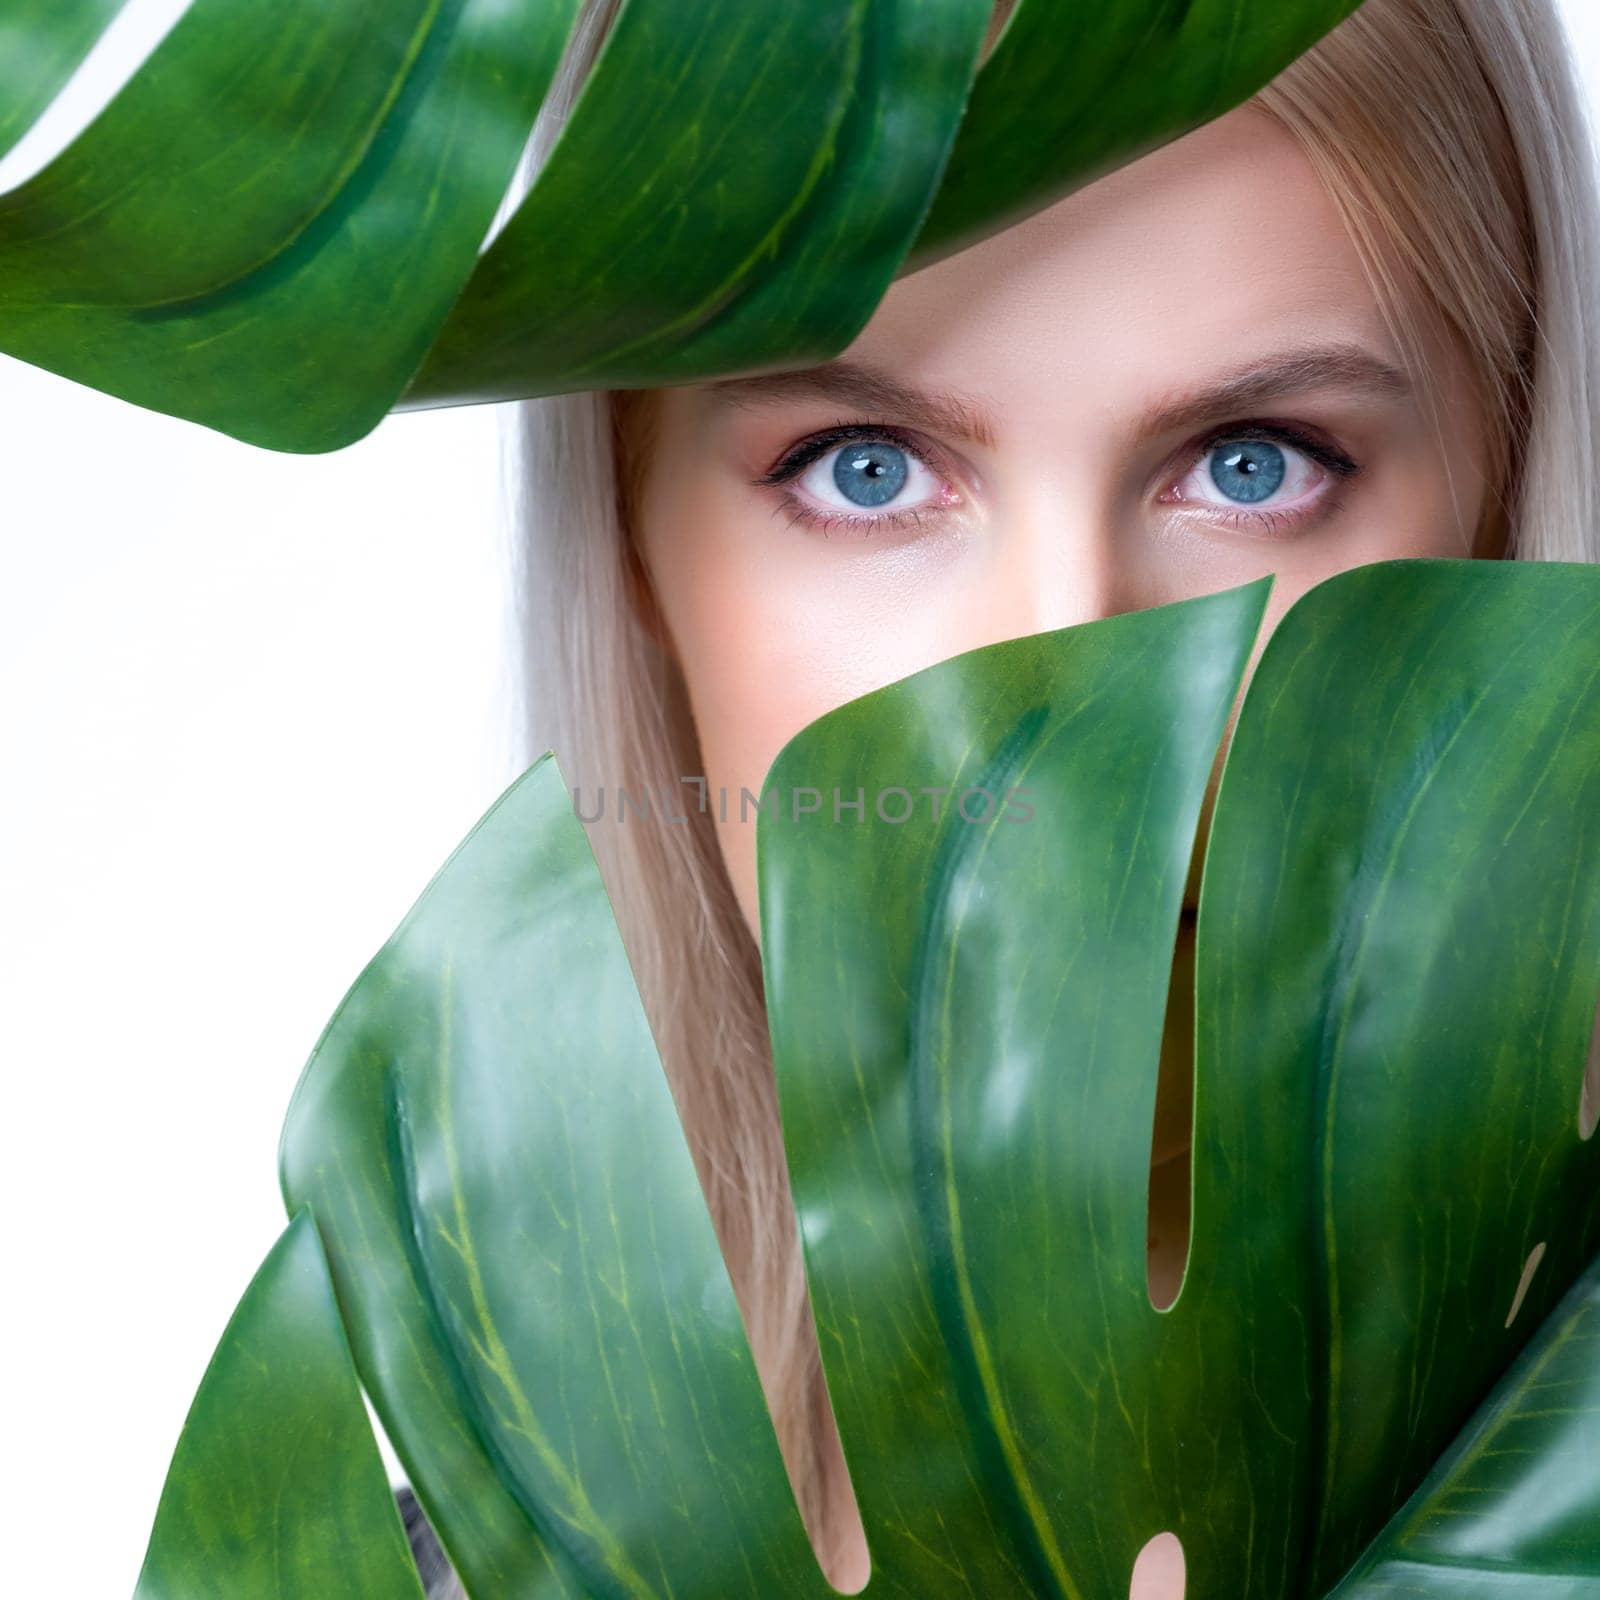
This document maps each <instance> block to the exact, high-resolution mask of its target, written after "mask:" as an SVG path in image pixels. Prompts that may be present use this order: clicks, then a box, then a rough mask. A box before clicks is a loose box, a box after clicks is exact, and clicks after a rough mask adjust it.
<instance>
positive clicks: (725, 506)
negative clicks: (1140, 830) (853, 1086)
mask: <svg viewBox="0 0 1600 1600" xmlns="http://www.w3.org/2000/svg"><path fill="white" fill-rule="evenodd" d="M1413 310H1414V312H1416V314H1418V315H1419V316H1420V315H1421V307H1420V305H1419V306H1417V307H1414V308H1413ZM1430 338H1431V339H1432V348H1431V349H1430V350H1429V357H1430V360H1431V362H1432V363H1433V372H1434V380H1433V384H1432V396H1431V398H1432V400H1433V402H1434V404H1435V405H1437V407H1438V408H1439V415H1438V418H1437V421H1436V423H1435V421H1432V420H1430V418H1429V415H1428V409H1427V399H1428V397H1427V396H1424V395H1423V394H1421V393H1419V392H1417V390H1416V389H1415V388H1413V387H1411V386H1409V385H1408V382H1407V379H1406V376H1405V373H1404V371H1403V369H1402V365H1401V355H1400V351H1399V349H1398V348H1397V347H1396V345H1395V344H1394V342H1393V341H1392V340H1391V339H1390V337H1389V335H1388V333H1387V332H1386V329H1385V326H1384V321H1383V318H1382V316H1381V315H1380V313H1379V308H1378V303H1377V300H1376V299H1375V297H1374V295H1373V292H1372V290H1371V288H1370V287H1369V285H1368V283H1367V280H1366V277H1365V275H1364V273H1363V271H1362V268H1361V265H1360V263H1359V261H1358V259H1357V257H1356V254H1355V251H1354V249H1353V247H1352V246H1351V244H1350V242H1349V240H1348V238H1347V236H1346V234H1345V231H1344V228H1343V225H1342V223H1341V221H1340V219H1339V217H1338V215H1337V213H1336V212H1335V210H1334V208H1333V205H1332V203H1331V201H1330V200H1329V199H1328V198H1327V195H1326V194H1325V192H1324V190H1323V189H1322V187H1321V185H1320V183H1319V181H1318V179H1317V177H1316V175H1315V173H1314V172H1313V169H1312V168H1311V166H1310V164H1309V163H1308V161H1307V160H1306V158H1305V157H1304V156H1303V155H1302V154H1301V152H1300V150H1299V147H1298V146H1297V145H1296V144H1295V143H1294V141H1293V139H1292V137H1291V136H1290V135H1289V134H1288V133H1287V132H1286V131H1284V130H1283V129H1282V128H1281V127H1280V126H1279V125H1278V124H1277V123H1276V122H1275V121H1273V120H1271V119H1270V118H1269V117H1267V116H1266V115H1265V114H1264V113H1263V112H1261V111H1260V110H1258V109H1257V108H1254V107H1250V106H1245V107H1241V108H1240V109H1238V110H1236V111H1233V112H1230V113H1229V114H1227V115H1226V116H1224V117H1221V118H1219V119H1218V120H1216V121H1214V122H1212V123H1209V124H1207V125H1206V126H1205V127H1203V128H1200V129H1198V130H1197V131H1195V132H1194V133H1191V134H1189V135H1187V136H1186V137H1184V138H1182V139H1179V140H1176V141H1174V142H1173V143H1171V144H1168V145H1167V146H1165V147H1164V148H1162V149H1160V150H1158V151H1156V152H1154V153H1153V154H1151V155H1148V156H1146V157H1144V158H1143V159H1141V160H1139V161H1136V162H1133V163H1131V164H1129V165H1127V166H1125V167H1123V168H1121V169H1120V170H1118V171H1117V172H1115V173H1113V174H1111V175H1110V176H1109V177H1106V178H1104V179H1102V180H1101V181H1099V182H1097V183H1094V184H1092V185H1090V186H1089V187H1087V188H1084V189H1081V190H1079V191H1078V192H1077V193H1075V194H1072V195H1070V196H1068V197H1067V198H1066V199H1064V200H1061V201H1059V202H1058V203H1057V204H1055V205H1054V206H1052V207H1050V208H1049V209H1048V210H1046V211H1043V212H1040V213H1039V214H1037V215H1035V216H1033V217H1031V218H1029V219H1028V220H1026V221H1025V222H1022V223H1019V224H1017V225H1015V226H1013V227H1011V228H1009V229H1007V230H1006V231H1004V232H1002V233H1000V234H998V235H996V236H994V237H993V238H990V239H987V240H985V241H983V242H982V243H980V244H977V245H974V246H972V247H970V248H969V249H967V250H964V251H962V252H961V253H959V254H957V255H955V256H952V257H949V258H947V259H946V260H944V261H942V262H939V263H937V264H936V265H934V266H932V267H929V268H927V269H925V270H923V271H921V272H918V273H916V274H914V275H913V276H911V277H908V278H904V279H901V280H899V281H898V282H896V283H895V284H893V285H892V286H891V288H890V289H889V291H888V293H887V294H886V295H885V297H884V298H883V300H882V302H881V303H880V305H879V307H878V309H877V311H876V313H875V314H874V315H873V317H872V319H871V321H870V322H869V323H868V324H867V326H866V327H865V328H864V329H863V330H862V332H861V334H860V336H859V337H858V338H857V339H856V340H855V342H854V343H853V344H852V345H851V346H850V347H849V348H848V349H847V350H846V351H845V352H844V353H843V355H842V356H840V357H839V358H838V359H837V360H835V361H832V362H829V363H827V364H825V365H824V366H821V367H817V368H812V369H809V370H807V371H803V372H789V373H784V374H779V375H775V376H763V377H756V378H746V379H732V380H729V381H726V382H720V383H707V384H695V385H685V386H681V387H677V388H672V389H667V390H664V391H662V392H661V393H660V394H659V395H658V396H657V397H656V401H657V404H658V405H659V408H660V409H659V413H658V428H657V433H656V439H655V445H654V448H653V450H652V453H651V457H650V461H649V463H648V466H647V469H646V472H645V476H644V478H643V481H642V484H641V487H640V495H639V502H638V526H637V530H636V533H637V540H638V548H639V553H640V556H641V558H642V560H643V562H644V565H645V568H646V570H647V572H648V574H649V587H650V591H651V597H652V603H653V605H654V607H655V608H656V612H657V615H656V617H655V619H654V621H653V624H652V625H654V626H655V627H656V628H657V630H658V632H659V633H660V634H661V636H662V638H663V642H664V643H665V644H666V646H667V648H668V649H669V650H670V651H671V652H672V653H673V654H674V655H675V656H676V658H677V659H678V661H679V663H680V665H681V667H682V670H683V673H684V676H685V680H686V683H687V686H688V690H689V696H690V702H691V705H692V708H693V712H694V718H695V723H696V726H697V728H698V731H699V736H700V744H701V754H702V757H703V762H704V777H705V779H706V782H707V785H708V789H709V793H710V795H711V796H712V797H713V810H714V814H715V810H716V808H715V804H714V801H715V796H716V795H717V793H718V791H719V790H721V791H725V792H726V795H727V797H728V803H727V806H726V810H727V819H726V821H720V820H719V822H718V827H719V830H720V835H721V841H722V848H723V853H724V857H725V859H726V861H727V866H728V871H729V873H730V875H731V877H732V880H733V885H734V888H735V890H736V892H737V894H738V898H739V902H740V905H741V907H742V909H743V911H744V915H745V918H746V920H747V922H748V923H749V925H750V928H751V931H752V932H753V933H755V934H756V936H757V937H758V938H759V925H758V922H757V915H756V855H755V828H756V812H755V809H754V807H753V806H752V807H749V808H748V815H747V816H746V815H743V814H742V813H744V812H745V811H746V809H747V808H744V807H741V806H740V804H739V795H740V791H741V788H747V789H749V790H750V791H751V793H752V795H755V794H759V792H760V789H761V785H762V781H763V779H764V778H765V776H766V773H767V770H768V768H769V767H770V766H771V764H772V761H773V759H774V758H775V757H776V755H777V753H778V751H779V750H780V748H781V747H782V746H783V745H784V743H785V742H786V741H787V740H788V739H789V738H790V737H791V735H793V734H794V733H796V732H798V731H799V729H800V728H802V727H803V726H805V724H806V723H808V722H811V721H813V720H814V719H815V718H817V717H818V716H820V715H821V714H822V713H823V712H825V711H827V710H829V709H831V708H832V707H834V706H837V705H839V704H841V703H842V702H844V701H846V700H849V699H852V698H854V697H855V696H857V695H860V694H864V693H866V692H867V691H868V690H871V689H875V688H879V687H881V686H883V685H884V684H887V683H890V682H892V681H894V680H895V679H897V678H902V677H904V676H906V675H907V674H908V673H911V672H914V671H916V670H918V669H919V668H922V667H926V666H929V665H932V664H933V663H934V662H937V661H942V660H944V659H946V658H947V657H950V656H953V655H956V654H958V653H960V652H962V651H965V650H969V649H972V648H974V647H976V646H978V645H983V644H989V643H993V642H994V641H997V640H1001V639H1008V638H1014V637H1018V636H1020V635H1023V634H1030V633H1038V632H1041V631H1044V630H1047V629H1054V628H1060V627H1063V626H1066V625H1067V624H1070V623H1082V622H1088V621H1091V620H1092V619H1094V618H1097V617H1106V616H1111V615H1114V614H1116V613H1119V612H1125V611H1132V610H1136V609H1138V608H1140V607H1145V606H1157V605H1164V604H1167V603H1168V602H1171V601H1175V600H1182V599H1187V598H1190V597H1193V596H1198V595H1204V594H1210V593H1213V592H1214V591H1216V590H1220V589H1228V588H1233V587H1235V586H1237V585H1239V584H1243V583H1247V582H1249V581H1250V580H1252V579H1254V578H1258V577H1260V576H1262V575H1263V574H1265V573H1274V574H1276V581H1275V583H1274V585H1273V589H1272V594H1271V599H1270V603H1269V605H1268V608H1267V613H1266V619H1265V625H1264V628H1263V630H1262V634H1261V636H1260V638H1259V639H1258V640H1257V643H1256V647H1255V650H1254V651H1253V653H1252V655H1251V657H1250V662H1249V670H1251V671H1253V669H1254V667H1255V664H1256V661H1257V660H1258V659H1259V656H1260V652H1261V648H1262V646H1263V645H1264V643H1265V640H1266V636H1267V634H1268V633H1269V632H1270V631H1271V629H1272V628H1273V627H1274V626H1275V625H1276V623H1277V620H1278V618H1279V617H1281V616H1282V614H1283V612H1284V611H1285V610H1286V609H1287V608H1288V607H1289V605H1290V604H1291V603H1292V602H1293V601H1294V600H1295V599H1296V598H1297V597H1298V596H1300V595H1301V594H1303V593H1305V591H1306V590H1308V589H1310V588H1311V587H1313V586H1314V585H1315V584H1317V583H1319V582H1320V581H1321V580H1323V579H1324V578H1327V577H1329V576H1331V575H1332V574H1333V573H1336V572H1339V571H1341V570H1342V569H1344V568H1347V567H1355V566H1360V565H1362V564H1364V563H1366V562H1371V561H1379V560H1383V559H1386V558H1389V557H1394V556H1466V555H1498V554H1499V553H1500V552H1499V550H1498V549H1488V548H1484V547H1482V545H1481V544H1479V545H1478V546H1476V547H1475V544H1474V539H1475V530H1476V529H1477V527H1478V523H1479V514H1480V510H1481V509H1482V506H1483V503H1484V499H1485V481H1484V475H1483V468H1482V460H1483V445H1482V442H1481V437H1480V427H1481V421H1480V417H1479V415H1478V413H1477V410H1476V408H1475V406H1474V405H1473V403H1472V402H1471V401H1470V400H1469V398H1468V382H1467V373H1466V369H1465V366H1464V364H1463V363H1462V360H1461V358H1460V356H1459V354H1458V353H1457V352H1456V350H1455V349H1454V348H1453V346H1452V345H1451V344H1450V343H1449V342H1448V341H1446V340H1445V339H1444V338H1443V336H1442V335H1440V334H1439V333H1438V332H1437V330H1435V331H1433V332H1432V333H1431V334H1430ZM1237 710H1238V703H1237V701H1236V702H1235V706H1234V715H1235V716H1236V715H1237ZM1232 731H1233V718H1232V717H1230V720H1229V723H1228V730H1227V735H1226V736H1225V738H1224V743H1223V749H1224V750H1225V749H1226V744H1227V738H1230V737H1231V735H1232ZM1220 768H1221V761H1220V756H1219V760H1218V764H1217V767H1216V768H1215V769H1214V770H1213V773H1212V782H1211V788H1210V789H1209V790H1208V793H1207V796H1206V803H1205V808H1204V812H1203V815H1202V829H1203V830H1204V829H1205V828H1206V827H1207V826H1208V825H1209V817H1210V811H1211V806H1212V803H1213V800H1214V796H1215V785H1216V780H1217V777H1218V776H1219V775H1220ZM622 781H626V779H623V780H622ZM1198 869H1199V853H1198V852H1197V853H1196V858H1195V862H1194V865H1193V868H1192V870H1191V873H1190V879H1189V885H1188V890H1187V895H1186V905H1187V906H1188V907H1190V908H1191V909H1192V908H1193V906H1194V904H1195V895H1196V892H1197V888H1198V883H1199V871H1198Z"/></svg>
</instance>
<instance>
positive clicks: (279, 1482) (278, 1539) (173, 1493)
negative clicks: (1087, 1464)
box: [135, 1211, 422, 1600]
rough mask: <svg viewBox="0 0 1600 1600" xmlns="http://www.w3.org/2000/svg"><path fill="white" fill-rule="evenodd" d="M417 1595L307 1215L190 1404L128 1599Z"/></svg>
mask: <svg viewBox="0 0 1600 1600" xmlns="http://www.w3.org/2000/svg"><path fill="white" fill-rule="evenodd" d="M330 1595H338V1596H340V1600H405V1597H407V1596H410V1597H411V1600H421V1596H422V1588H421V1585H420V1584H419V1583H418V1581H417V1574H416V1569H415V1567H414V1566H413V1565H412V1563H411V1554H410V1550H409V1548H408V1547H407V1544H406V1536H405V1530H404V1529H403V1527H402V1526H401V1523H400V1515H399V1513H398V1511H397V1510H396V1509H395V1503H394V1496H393V1494H392V1493H391V1492H390V1489H389V1483H388V1478H387V1475H386V1474H385V1472H384V1466H383V1459H382V1457H381V1456H380V1455H379V1454H378V1447H377V1444H376V1443H375V1442H374V1440H373V1437H372V1429H371V1427H370V1426H369V1425H368V1422H367V1412H366V1407H365V1406H364V1405H363V1404H362V1400H361V1390H360V1388H359V1386H358V1385H357V1382H356V1375H355V1368H354V1367H353V1366H352V1365H351V1361H350V1347H349V1345H348V1344H347V1343H346V1341H345V1334H344V1329H343V1328H342V1327H341V1326H340V1323H339V1315H338V1309H337V1307H336V1306H335V1304H334V1298H333V1286H332V1284H331V1283H330V1282H329V1279H328V1266H327V1261H326V1259H325V1258H324V1256H323V1253H322V1246H321V1244H320V1242H319V1241H318V1238H317V1230H316V1226H315V1224H314V1222H313V1221H312V1218H311V1215H310V1213H309V1212H308V1211H301V1212H299V1213H297V1214H296V1216H295V1217H294V1219H293V1220H292V1221H291V1222H290V1223H289V1225H288V1227H287V1228H285V1229H284V1231H283V1233H282V1235H281V1236H280V1238H279V1239H278V1242H277V1243H276V1244H275V1245H274V1246H273V1247H272V1249H271V1250H270V1251H269V1252H268V1254H267V1258H266V1260H265V1261H263V1262H262V1264H261V1267H260V1270H259V1271H258V1272H257V1273H256V1275H255V1277H254V1279H253V1280H252V1281H251V1284H250V1287H249V1288H248V1289H247V1290H246V1291H245V1293H244V1296H243V1298H242V1299H241V1300H240V1302H239V1306H238V1309H237V1310H236V1311H235V1312H234V1314H233V1316H232V1318H231V1319H230V1320H229V1322H228V1326H227V1330H226V1331H225V1332H224V1334H223V1336H222V1339H221V1342H220V1343H219V1344H218V1346H217V1353H216V1355H215V1356H214V1357H213V1359H212V1362H211V1365H210V1366H209V1367H208V1368H207V1370H206V1375H205V1377H204V1379H203V1380H202V1382H201V1384H200V1389H199V1392H198V1393H197V1394H196V1395H195V1399H194V1404H193V1406H192V1407H191V1408H190V1411H189V1416H188V1420H187V1421H186V1422H185V1423H184V1428H183V1433H182V1435H181V1437H180V1438H179V1440H178V1448H177V1450H176V1452H175V1453H174V1455H173V1458H172V1466H171V1468H170V1469H169V1471H168V1474H167V1481H166V1485H165V1487H164V1488H163V1489H162V1493H161V1505H160V1508H159V1509H158V1511H157V1513H156V1521H155V1528H154V1530H153V1532H152V1533H151V1536H150V1549H149V1552H148V1554H147V1555H146V1556H145V1562H144V1569H143V1571H142V1572H141V1573H140V1575H139V1587H138V1592H137V1594H136V1596H135V1600H200V1597H201V1596H213V1597H219V1600H327V1597H328V1596H330Z"/></svg>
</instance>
